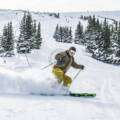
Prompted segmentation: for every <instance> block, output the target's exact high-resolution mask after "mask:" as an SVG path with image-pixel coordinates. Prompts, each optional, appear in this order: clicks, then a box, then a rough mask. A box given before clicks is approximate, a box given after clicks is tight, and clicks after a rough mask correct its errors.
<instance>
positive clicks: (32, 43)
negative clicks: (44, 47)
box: [31, 20, 37, 49]
mask: <svg viewBox="0 0 120 120" xmlns="http://www.w3.org/2000/svg"><path fill="white" fill-rule="evenodd" d="M36 31H37V26H36V20H34V21H33V24H32V37H31V49H35V47H36Z"/></svg>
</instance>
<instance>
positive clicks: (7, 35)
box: [1, 22, 14, 56]
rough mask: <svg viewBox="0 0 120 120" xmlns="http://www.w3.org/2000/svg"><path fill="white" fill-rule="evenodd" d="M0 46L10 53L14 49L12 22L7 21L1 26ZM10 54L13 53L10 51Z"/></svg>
mask: <svg viewBox="0 0 120 120" xmlns="http://www.w3.org/2000/svg"><path fill="white" fill-rule="evenodd" d="M1 46H2V48H3V50H4V52H9V53H10V52H12V50H13V49H14V34H13V27H12V22H9V23H8V24H7V25H5V26H4V28H3V35H2V40H1ZM11 55H13V53H11ZM11 55H10V56H11Z"/></svg>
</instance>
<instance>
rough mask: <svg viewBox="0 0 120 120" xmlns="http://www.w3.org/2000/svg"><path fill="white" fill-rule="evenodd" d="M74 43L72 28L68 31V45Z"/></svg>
mask: <svg viewBox="0 0 120 120" xmlns="http://www.w3.org/2000/svg"><path fill="white" fill-rule="evenodd" d="M72 41H73V36H72V29H71V27H70V29H69V30H68V43H72Z"/></svg>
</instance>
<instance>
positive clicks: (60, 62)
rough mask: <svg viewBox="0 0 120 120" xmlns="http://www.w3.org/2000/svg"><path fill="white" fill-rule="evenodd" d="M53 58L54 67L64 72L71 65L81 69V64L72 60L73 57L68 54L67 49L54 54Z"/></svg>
mask: <svg viewBox="0 0 120 120" xmlns="http://www.w3.org/2000/svg"><path fill="white" fill-rule="evenodd" d="M55 59H56V60H57V63H56V65H54V67H58V68H60V69H62V70H63V71H64V73H66V72H67V70H68V69H69V68H70V67H71V66H72V67H74V68H77V69H81V68H82V66H83V65H80V64H77V63H76V62H75V61H74V57H73V56H70V55H69V50H67V51H64V52H61V53H58V54H57V55H56V56H55Z"/></svg>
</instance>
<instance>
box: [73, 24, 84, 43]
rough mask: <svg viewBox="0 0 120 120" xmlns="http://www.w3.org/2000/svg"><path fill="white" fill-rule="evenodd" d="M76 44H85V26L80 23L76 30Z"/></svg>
mask: <svg viewBox="0 0 120 120" xmlns="http://www.w3.org/2000/svg"><path fill="white" fill-rule="evenodd" d="M74 42H75V44H84V33H83V26H82V24H81V22H79V23H78V25H77V28H76V30H75V39H74Z"/></svg>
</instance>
